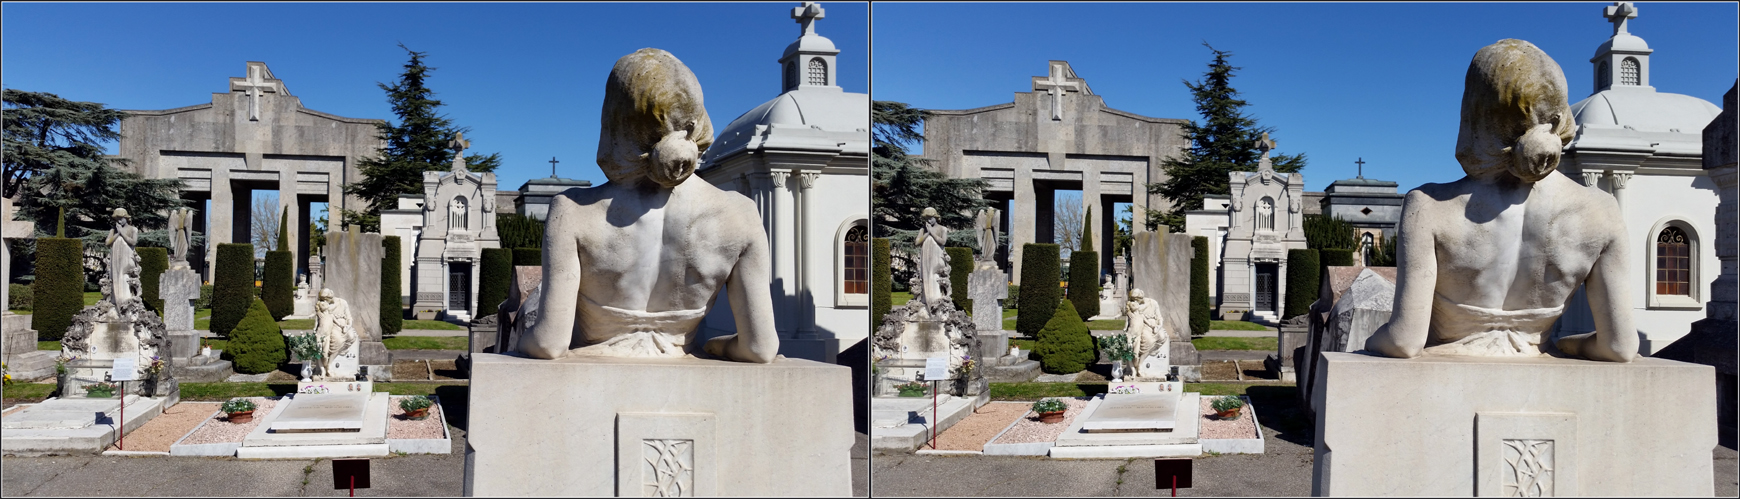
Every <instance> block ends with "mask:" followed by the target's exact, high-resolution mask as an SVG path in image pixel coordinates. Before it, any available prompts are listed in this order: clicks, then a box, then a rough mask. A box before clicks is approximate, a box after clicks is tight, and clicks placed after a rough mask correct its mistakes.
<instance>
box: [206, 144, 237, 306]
mask: <svg viewBox="0 0 1740 499" xmlns="http://www.w3.org/2000/svg"><path fill="white" fill-rule="evenodd" d="M202 214H204V215H205V216H204V218H205V221H206V227H205V231H206V233H205V251H203V252H202V253H204V255H205V258H204V260H205V265H206V267H205V269H206V270H205V277H206V279H208V280H214V281H215V280H216V279H217V247H218V245H219V244H223V243H228V242H232V241H234V240H235V239H234V237H235V236H234V234H235V229H236V226H235V223H234V219H235V216H236V209H235V192H234V191H233V190H232V188H231V186H230V170H229V168H213V169H212V170H211V207H210V208H208V209H206V210H202Z"/></svg>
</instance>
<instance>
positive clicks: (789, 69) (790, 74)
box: [785, 61, 798, 90]
mask: <svg viewBox="0 0 1740 499" xmlns="http://www.w3.org/2000/svg"><path fill="white" fill-rule="evenodd" d="M797 84H798V69H797V61H791V62H787V63H785V90H791V89H794V88H797Z"/></svg>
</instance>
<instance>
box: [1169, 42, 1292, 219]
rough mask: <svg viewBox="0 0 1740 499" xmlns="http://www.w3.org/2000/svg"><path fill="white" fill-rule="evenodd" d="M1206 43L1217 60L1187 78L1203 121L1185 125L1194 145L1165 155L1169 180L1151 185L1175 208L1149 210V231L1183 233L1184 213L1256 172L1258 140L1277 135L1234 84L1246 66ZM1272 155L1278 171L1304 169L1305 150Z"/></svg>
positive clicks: (1185, 135) (1183, 127) (1197, 208)
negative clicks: (1248, 109)
mask: <svg viewBox="0 0 1740 499" xmlns="http://www.w3.org/2000/svg"><path fill="white" fill-rule="evenodd" d="M1202 45H1203V46H1204V47H1208V50H1210V51H1212V52H1214V61H1213V62H1210V63H1208V72H1207V73H1204V74H1203V77H1202V79H1201V80H1197V81H1196V82H1190V81H1185V82H1184V86H1185V87H1186V88H1189V89H1190V93H1191V99H1192V100H1194V101H1195V102H1196V111H1197V113H1200V114H1201V115H1202V120H1201V121H1190V122H1187V123H1185V124H1184V125H1183V126H1182V127H1181V128H1182V129H1183V130H1182V131H1183V134H1184V138H1185V139H1187V140H1189V141H1190V144H1191V145H1190V149H1189V152H1188V153H1187V154H1184V155H1182V156H1181V157H1173V158H1167V159H1165V160H1162V161H1161V162H1160V168H1161V169H1162V170H1163V171H1165V172H1166V176H1167V178H1166V180H1163V181H1160V182H1156V183H1151V184H1148V193H1149V194H1159V195H1162V196H1166V198H1167V199H1168V200H1171V201H1172V211H1170V212H1160V211H1153V210H1151V211H1149V212H1148V213H1147V214H1146V218H1147V226H1148V229H1149V230H1157V229H1158V228H1159V227H1160V226H1161V225H1169V226H1171V227H1172V229H1173V231H1175V232H1183V231H1184V212H1185V211H1187V210H1199V209H1202V196H1203V195H1206V194H1226V193H1228V192H1229V188H1228V186H1227V182H1228V178H1229V176H1228V174H1229V173H1231V172H1236V171H1256V169H1257V160H1258V159H1259V158H1260V157H1261V156H1262V154H1261V153H1260V152H1258V151H1257V140H1259V139H1260V138H1261V137H1262V134H1264V133H1268V134H1269V135H1270V136H1271V137H1273V136H1274V134H1275V133H1274V132H1275V128H1274V127H1265V126H1260V125H1258V124H1257V118H1256V117H1254V116H1251V115H1248V114H1246V113H1245V112H1244V107H1245V106H1248V105H1250V103H1249V102H1245V101H1244V100H1243V99H1240V98H1239V92H1238V90H1236V89H1233V87H1232V78H1233V72H1235V71H1238V70H1239V69H1242V68H1239V67H1235V66H1233V65H1232V64H1229V63H1228V62H1227V59H1228V58H1230V57H1232V55H1233V54H1232V53H1231V52H1227V51H1224V50H1217V49H1215V48H1214V47H1213V46H1210V45H1209V44H1208V43H1206V42H1205V43H1203V44H1202ZM1269 159H1270V162H1271V163H1272V164H1273V165H1274V168H1275V171H1276V172H1280V173H1292V172H1297V171H1299V170H1301V169H1303V168H1305V154H1304V153H1300V154H1273V153H1271V154H1270V156H1269Z"/></svg>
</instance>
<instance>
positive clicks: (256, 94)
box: [230, 61, 290, 121]
mask: <svg viewBox="0 0 1740 499" xmlns="http://www.w3.org/2000/svg"><path fill="white" fill-rule="evenodd" d="M236 91H241V92H243V93H246V94H248V121H260V95H261V94H264V93H268V92H269V93H274V94H280V95H290V89H288V88H284V81H283V80H279V79H277V78H273V77H272V70H270V69H266V63H264V62H258V61H248V76H247V77H244V78H230V92H236Z"/></svg>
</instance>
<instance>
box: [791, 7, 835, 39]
mask: <svg viewBox="0 0 1740 499" xmlns="http://www.w3.org/2000/svg"><path fill="white" fill-rule="evenodd" d="M824 17H827V11H824V10H822V6H821V5H817V4H816V3H815V2H804V4H803V5H802V6H799V7H792V8H791V18H792V19H796V20H797V22H798V25H799V26H802V27H803V32H802V33H800V34H799V35H798V36H810V35H814V34H816V20H817V19H822V18H824Z"/></svg>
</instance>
